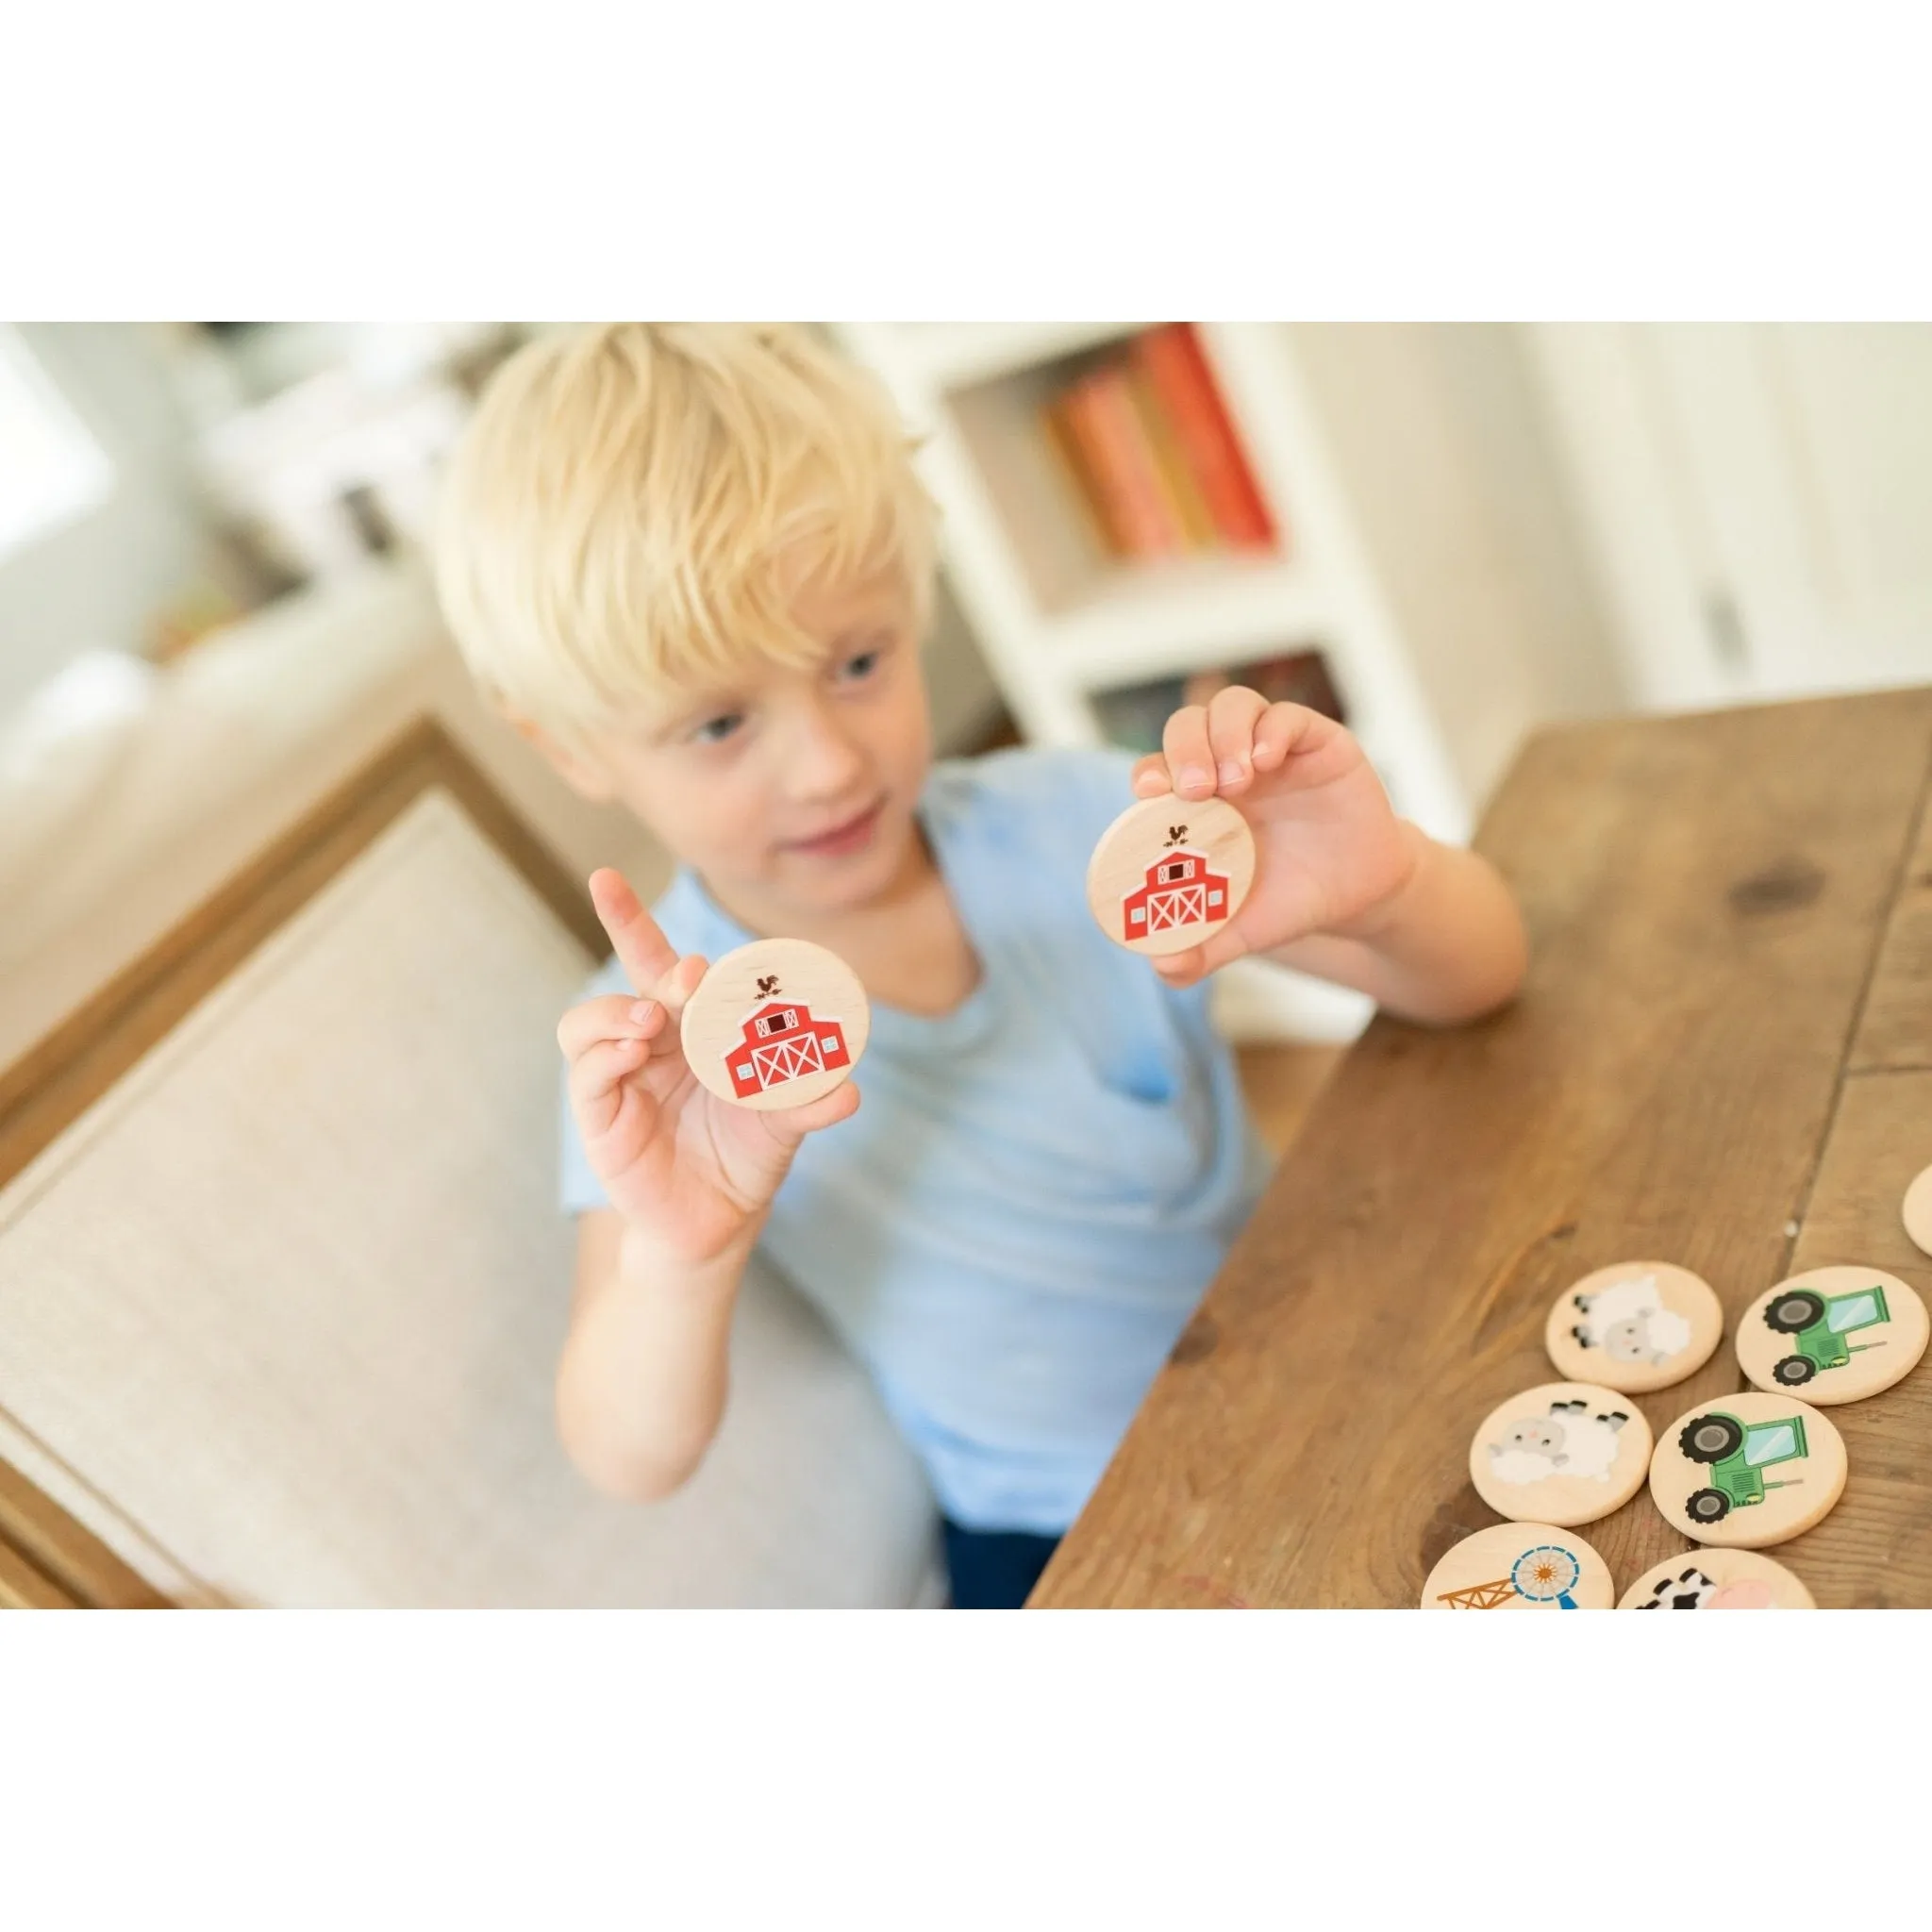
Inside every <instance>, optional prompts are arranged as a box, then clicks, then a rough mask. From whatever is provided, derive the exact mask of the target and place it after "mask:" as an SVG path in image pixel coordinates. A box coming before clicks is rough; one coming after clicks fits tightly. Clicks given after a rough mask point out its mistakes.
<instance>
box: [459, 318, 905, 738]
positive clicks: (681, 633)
mask: <svg viewBox="0 0 1932 1932" xmlns="http://www.w3.org/2000/svg"><path fill="white" fill-rule="evenodd" d="M934 523H935V513H934V510H933V506H932V503H931V500H930V498H928V497H927V495H926V493H925V491H924V489H923V488H922V487H921V485H920V483H919V480H918V478H917V476H916V475H915V474H914V472H913V469H912V464H911V444H910V443H909V441H908V438H907V434H906V431H905V429H904V427H903V425H901V424H900V422H899V420H898V417H897V414H896V412H895V411H894V410H893V408H892V406H891V400H890V398H889V397H888V396H887V395H886V394H885V392H884V391H882V390H881V389H880V388H879V386H878V385H877V384H876V383H875V382H874V380H873V379H872V378H871V376H869V375H866V374H865V373H864V372H863V371H861V370H859V369H858V368H857V367H856V366H854V365H853V364H851V363H849V362H847V361H845V360H844V359H843V358H841V357H839V356H837V355H836V354H834V353H833V352H832V351H831V350H830V349H829V348H827V347H825V346H824V345H823V344H822V343H821V342H820V341H818V340H817V339H816V338H815V337H814V336H813V335H812V334H811V333H810V332H809V331H808V330H807V329H806V328H804V327H802V326H799V325H794V324H766V323H759V324H738V323H603V324H599V325H596V326H594V327H591V328H584V329H575V330H571V331H568V332H559V333H558V334H554V335H545V336H542V337H540V338H538V339H537V340H536V341H532V342H529V343H526V344H525V346H524V347H523V348H522V349H520V350H519V351H518V352H517V353H516V354H515V355H514V356H512V357H511V358H510V359H509V360H508V362H506V363H505V364H504V365H503V367H502V368H501V369H499V370H498V371H497V372H496V374H495V375H494V376H493V377H492V378H491V382H490V384H489V386H488V388H487V389H486V391H485V392H484V395H483V399H482V402H481V404H480V405H479V406H478V408H477V411H476V414H475V419H474V420H473V421H472V422H471V424H470V425H469V427H468V429H467V431H466V432H465V434H464V436H463V439H462V441H461V442H460V443H459V445H458V449H457V451H456V454H455V456H454V458H452V460H451V464H450V468H449V472H448V474H447V475H446V477H445V479H444V484H443V495H442V502H441V513H440V517H439V526H438V531H437V540H436V578H437V591H438V595H439V597H440V599H441V605H442V609H443V615H444V617H445V618H446V620H447V621H448V623H449V625H450V628H451V629H452V630H453V631H454V633H455V634H456V639H457V641H458V645H459V646H460V647H461V649H462V652H463V656H464V657H465V658H467V660H468V661H469V665H470V668H471V670H472V672H473V673H474V674H475V676H476V678H477V681H478V682H479V683H480V684H481V685H482V686H483V688H484V689H485V690H486V691H488V692H489V693H490V694H491V696H493V697H494V698H495V700H496V701H497V702H498V704H500V705H502V706H503V707H505V708H508V709H511V710H514V711H517V712H521V713H522V714H523V715H524V716H525V717H527V718H529V719H531V720H532V721H533V722H534V723H536V724H540V725H541V726H542V727H543V728H544V729H546V730H548V731H551V732H553V733H554V734H556V735H558V737H560V738H562V739H564V740H565V741H581V738H582V736H583V734H584V732H585V731H587V730H593V729H596V728H597V727H599V726H601V725H607V724H615V723H616V722H618V720H619V719H620V718H621V717H622V716H623V714H624V713H625V712H626V711H628V710H633V709H635V708H636V707H637V705H638V704H639V702H640V701H648V700H650V699H651V698H653V697H654V696H659V697H661V696H662V695H663V694H664V692H665V691H666V689H667V687H668V688H669V689H670V690H672V691H680V690H688V689H691V688H693V687H695V686H698V685H701V684H703V683H705V682H707V681H709V680H714V679H716V678H719V677H721V676H722V677H728V676H729V675H731V673H732V671H733V670H734V669H735V668H738V667H740V666H741V665H742V664H743V662H744V661H745V659H746V658H748V657H753V656H758V655H762V656H764V657H767V658H774V659H776V660H778V661H780V662H783V663H789V664H796V665H803V664H807V663H809V662H811V661H812V660H813V659H814V658H816V656H817V654H818V652H819V650H820V649H821V648H822V646H821V645H820V644H819V643H818V642H817V641H814V640H812V639H811V638H809V637H808V636H807V635H806V633H805V632H804V631H802V630H801V629H800V628H799V627H798V625H796V624H795V623H794V622H793V620H792V618H791V614H790V611H789V608H788V601H789V596H790V594H791V593H793V592H795V591H796V590H797V589H798V588H800V587H801V585H802V584H803V583H805V582H808V581H819V582H845V581H850V580H852V579H853V578H854V577H856V576H858V575H870V574H872V573H874V572H881V571H887V570H892V571H896V572H898V573H899V574H900V575H901V576H902V578H903V580H904V582H905V585H906V587H907V590H908V592H909V594H910V596H911V598H912V601H913V607H914V610H915V613H916V616H917V620H918V622H919V625H920V626H921V628H922V630H923V629H924V625H925V623H926V621H927V619H928V617H929V615H930V608H931V595H932V575H933V553H934V541H935V531H934Z"/></svg>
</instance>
